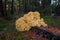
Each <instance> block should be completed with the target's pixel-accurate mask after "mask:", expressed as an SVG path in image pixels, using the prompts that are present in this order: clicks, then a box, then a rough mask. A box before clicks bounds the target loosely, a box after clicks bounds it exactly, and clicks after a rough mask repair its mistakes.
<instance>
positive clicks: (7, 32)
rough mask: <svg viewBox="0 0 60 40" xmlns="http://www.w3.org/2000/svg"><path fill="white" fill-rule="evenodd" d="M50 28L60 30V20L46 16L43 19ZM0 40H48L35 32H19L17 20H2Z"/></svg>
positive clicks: (0, 20)
mask: <svg viewBox="0 0 60 40" xmlns="http://www.w3.org/2000/svg"><path fill="white" fill-rule="evenodd" d="M43 18H44V20H45V22H46V23H47V24H48V25H49V27H53V28H56V29H60V20H59V19H56V18H53V17H50V16H45V17H43ZM0 40H48V39H46V38H42V35H36V34H35V32H34V31H28V32H19V31H17V30H16V28H15V20H5V19H3V18H0Z"/></svg>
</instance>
